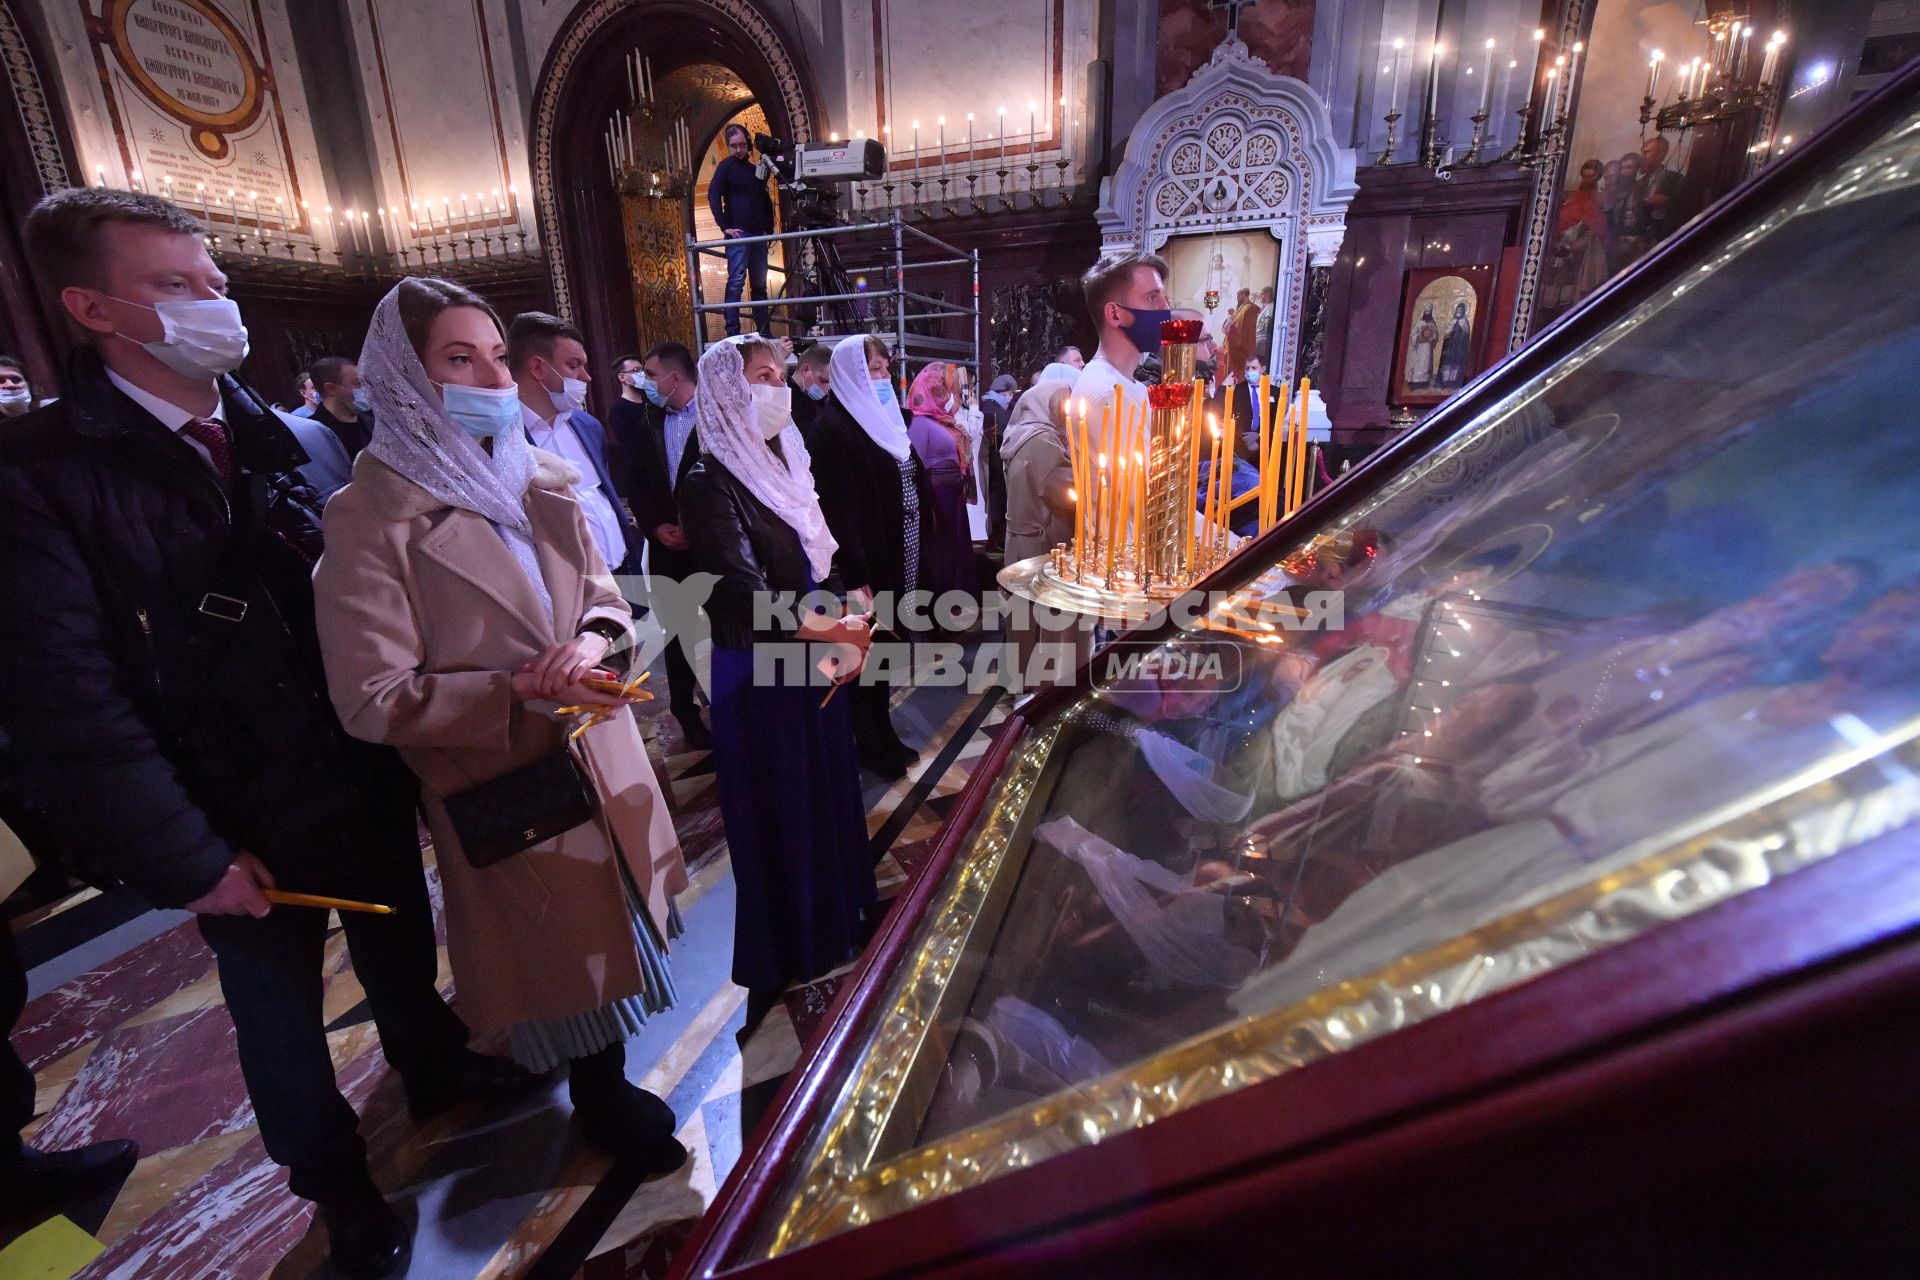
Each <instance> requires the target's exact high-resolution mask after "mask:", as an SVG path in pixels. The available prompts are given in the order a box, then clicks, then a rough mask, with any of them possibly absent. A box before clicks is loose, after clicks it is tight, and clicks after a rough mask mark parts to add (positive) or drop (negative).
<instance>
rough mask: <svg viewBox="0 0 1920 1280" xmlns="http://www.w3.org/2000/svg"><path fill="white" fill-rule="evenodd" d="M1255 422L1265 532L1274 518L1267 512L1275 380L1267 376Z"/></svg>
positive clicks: (1262, 377)
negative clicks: (1269, 444)
mask: <svg viewBox="0 0 1920 1280" xmlns="http://www.w3.org/2000/svg"><path fill="white" fill-rule="evenodd" d="M1253 421H1254V424H1255V427H1256V429H1257V430H1258V431H1259V433H1260V497H1259V500H1258V501H1259V507H1260V509H1259V513H1258V517H1257V518H1258V519H1259V521H1260V528H1261V530H1262V531H1263V532H1264V531H1265V530H1266V528H1267V527H1268V526H1269V525H1271V524H1272V523H1273V517H1272V516H1271V514H1269V513H1268V511H1267V468H1268V467H1269V466H1270V465H1271V455H1272V453H1273V450H1272V449H1271V448H1270V447H1269V446H1268V441H1269V439H1270V438H1271V437H1272V435H1273V379H1272V378H1271V377H1270V376H1268V375H1267V374H1264V373H1263V374H1261V375H1260V398H1259V399H1258V400H1256V401H1255V402H1254V409H1253Z"/></svg>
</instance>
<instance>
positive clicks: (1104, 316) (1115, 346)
mask: <svg viewBox="0 0 1920 1280" xmlns="http://www.w3.org/2000/svg"><path fill="white" fill-rule="evenodd" d="M1080 284H1081V290H1082V292H1083V293H1084V294H1085V295H1086V299H1087V311H1088V313H1089V314H1090V315H1091V316H1092V317H1093V326H1094V329H1095V330H1096V331H1097V332H1098V333H1099V335H1100V350H1099V351H1098V352H1097V353H1096V354H1095V355H1094V357H1093V359H1091V360H1089V361H1087V367H1086V368H1085V369H1084V370H1082V371H1081V374H1080V378H1079V381H1077V382H1075V383H1074V386H1073V395H1074V398H1075V399H1076V400H1085V401H1086V402H1087V421H1088V422H1089V423H1090V424H1091V425H1092V428H1093V434H1094V436H1095V437H1096V439H1095V441H1094V444H1093V447H1094V448H1095V449H1104V448H1106V447H1107V442H1106V439H1105V437H1103V436H1101V424H1102V423H1103V422H1106V421H1109V416H1108V415H1107V413H1106V412H1105V407H1106V406H1108V405H1112V406H1113V407H1114V413H1113V414H1112V415H1111V420H1119V419H1120V418H1121V416H1122V415H1121V413H1120V410H1121V409H1122V407H1125V408H1130V409H1132V410H1133V411H1134V412H1136V413H1137V412H1138V411H1139V409H1140V407H1141V406H1142V405H1145V404H1146V403H1147V388H1146V387H1145V385H1144V384H1142V383H1140V382H1138V381H1136V380H1135V379H1134V376H1133V372H1134V370H1135V369H1136V368H1138V367H1139V364H1140V360H1141V357H1143V356H1150V355H1157V354H1158V353H1159V351H1160V326H1161V325H1162V324H1164V323H1166V322H1167V321H1168V320H1170V319H1172V318H1173V312H1172V311H1171V310H1170V309H1169V307H1168V304H1167V264H1166V260H1165V259H1163V258H1161V257H1159V256H1158V255H1156V254H1151V253H1122V254H1110V255H1108V256H1107V257H1104V258H1102V259H1100V261H1098V262H1096V263H1094V264H1093V268H1092V269H1091V270H1089V271H1088V272H1087V274H1086V275H1085V276H1083V277H1082V278H1081V282H1080Z"/></svg>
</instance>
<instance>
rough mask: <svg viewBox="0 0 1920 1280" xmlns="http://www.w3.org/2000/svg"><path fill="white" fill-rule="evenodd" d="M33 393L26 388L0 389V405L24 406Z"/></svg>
mask: <svg viewBox="0 0 1920 1280" xmlns="http://www.w3.org/2000/svg"><path fill="white" fill-rule="evenodd" d="M32 399H33V392H32V391H31V390H29V389H28V388H26V387H0V404H26V403H27V402H28V401H30V400H32Z"/></svg>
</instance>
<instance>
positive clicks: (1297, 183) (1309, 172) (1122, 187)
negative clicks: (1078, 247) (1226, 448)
mask: <svg viewBox="0 0 1920 1280" xmlns="http://www.w3.org/2000/svg"><path fill="white" fill-rule="evenodd" d="M1357 164H1358V160H1357V157H1356V156H1355V154H1354V152H1353V150H1352V149H1351V148H1349V147H1343V146H1340V145H1339V144H1338V143H1337V142H1336V141H1335V139H1334V133H1333V120H1332V117H1331V115H1330V114H1329V112H1328V110H1327V104H1326V103H1325V101H1323V100H1322V99H1321V97H1320V95H1319V94H1317V93H1315V92H1314V91H1313V89H1312V87H1311V86H1309V85H1308V84H1307V83H1306V82H1305V81H1303V80H1296V79H1294V78H1293V77H1292V76H1283V75H1280V74H1278V73H1277V72H1274V71H1272V70H1270V69H1269V68H1268V67H1267V64H1266V63H1265V62H1262V61H1261V60H1260V59H1259V58H1256V57H1254V56H1253V55H1252V54H1251V53H1250V52H1248V50H1247V46H1246V45H1245V44H1243V43H1241V41H1240V40H1239V38H1238V37H1236V36H1231V35H1230V36H1228V37H1227V39H1226V40H1225V41H1223V42H1222V43H1221V45H1220V47H1219V48H1218V49H1216V50H1214V54H1213V57H1212V59H1210V60H1209V61H1208V62H1207V64H1206V65H1205V66H1203V67H1201V68H1200V69H1199V70H1198V71H1196V72H1194V73H1193V78H1192V79H1191V80H1189V81H1188V82H1187V83H1186V85H1185V86H1184V87H1182V88H1180V89H1178V90H1175V91H1174V92H1173V93H1170V94H1168V95H1167V96H1166V97H1164V98H1161V99H1160V100H1159V101H1158V102H1156V103H1154V104H1153V106H1152V107H1150V108H1149V109H1148V110H1147V112H1146V114H1145V115H1143V116H1142V117H1141V118H1140V122H1139V124H1137V125H1135V126H1134V130H1133V134H1132V136H1131V137H1130V138H1129V139H1128V140H1127V149H1126V155H1125V157H1124V158H1123V159H1122V160H1121V162H1120V166H1119V168H1118V169H1117V170H1115V172H1114V174H1113V176H1111V177H1109V178H1107V179H1106V180H1105V181H1104V182H1102V183H1101V186H1100V209H1099V211H1098V213H1097V214H1096V217H1097V218H1098V220H1099V223H1100V232H1101V240H1102V247H1103V250H1104V251H1106V252H1118V251H1124V250H1128V249H1136V248H1139V249H1146V250H1149V251H1158V250H1159V249H1161V248H1162V247H1164V246H1165V245H1166V243H1167V241H1168V240H1170V239H1172V238H1173V237H1175V236H1181V235H1208V234H1212V233H1214V232H1230V231H1245V230H1250V229H1264V230H1266V231H1267V232H1269V233H1270V234H1272V236H1273V237H1274V238H1275V239H1276V240H1278V241H1280V263H1281V270H1280V278H1279V281H1278V283H1277V284H1276V285H1275V295H1274V306H1275V311H1276V313H1277V316H1278V317H1279V318H1278V319H1277V321H1276V323H1277V324H1284V325H1285V326H1286V328H1285V332H1286V333H1288V334H1290V335H1292V334H1298V333H1299V332H1300V325H1301V314H1302V309H1303V307H1304V305H1305V303H1306V299H1307V295H1308V292H1309V290H1308V288H1307V280H1308V270H1309V268H1310V267H1317V268H1326V267H1330V266H1331V264H1332V262H1333V257H1334V255H1335V254H1336V253H1338V252H1339V250H1340V242H1341V241H1342V240H1343V239H1344V238H1345V237H1346V232H1347V206H1348V204H1349V203H1351V201H1352V200H1353V196H1354V193H1355V192H1356V191H1357V190H1358V189H1359V187H1358V184H1357V183H1356V181H1355V179H1354V172H1355V169H1356V167H1357ZM1297 351H1298V347H1297V344H1296V343H1294V342H1292V341H1288V342H1286V343H1284V344H1282V346H1281V354H1280V367H1278V368H1276V369H1275V370H1274V371H1273V372H1274V374H1275V376H1276V377H1277V378H1286V379H1291V378H1293V377H1294V376H1295V372H1296V371H1295V369H1294V364H1295V362H1296V358H1297Z"/></svg>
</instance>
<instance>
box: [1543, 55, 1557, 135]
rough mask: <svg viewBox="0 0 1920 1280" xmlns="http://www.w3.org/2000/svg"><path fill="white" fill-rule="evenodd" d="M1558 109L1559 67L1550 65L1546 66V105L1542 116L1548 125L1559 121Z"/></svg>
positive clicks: (1550, 125)
mask: <svg viewBox="0 0 1920 1280" xmlns="http://www.w3.org/2000/svg"><path fill="white" fill-rule="evenodd" d="M1559 109H1560V68H1559V67H1558V66H1552V67H1548V68H1547V106H1546V114H1545V117H1544V118H1545V120H1546V123H1547V125H1548V127H1552V126H1553V125H1556V124H1558V123H1559V122H1560V121H1559V116H1558V112H1559Z"/></svg>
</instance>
